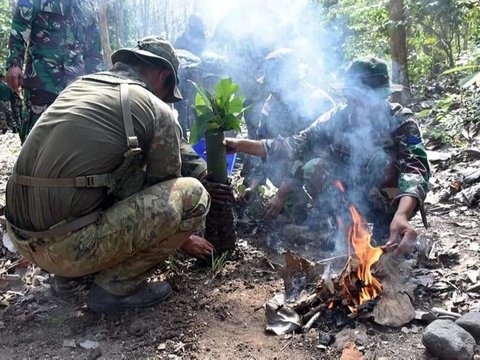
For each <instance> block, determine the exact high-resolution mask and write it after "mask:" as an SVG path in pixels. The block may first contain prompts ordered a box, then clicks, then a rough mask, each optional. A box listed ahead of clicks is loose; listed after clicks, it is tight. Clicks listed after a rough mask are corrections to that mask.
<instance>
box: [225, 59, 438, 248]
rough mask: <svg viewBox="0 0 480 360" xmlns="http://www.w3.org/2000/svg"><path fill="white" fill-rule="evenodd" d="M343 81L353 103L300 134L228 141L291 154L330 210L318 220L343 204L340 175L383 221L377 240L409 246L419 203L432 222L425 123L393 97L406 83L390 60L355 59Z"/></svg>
mask: <svg viewBox="0 0 480 360" xmlns="http://www.w3.org/2000/svg"><path fill="white" fill-rule="evenodd" d="M341 85H342V86H341V89H342V91H343V95H344V97H345V99H346V102H345V103H344V104H342V105H340V106H338V107H337V108H335V109H333V110H331V111H329V112H327V113H325V114H324V115H322V116H321V117H320V118H319V119H317V120H316V121H315V122H314V123H313V124H312V125H310V126H309V127H308V128H307V129H305V130H303V131H301V132H299V133H298V134H297V135H293V136H289V137H282V136H279V137H277V138H275V139H264V140H260V141H252V140H239V139H227V140H226V145H227V148H228V149H229V150H230V151H236V152H245V153H249V154H252V155H257V156H259V157H262V158H266V159H267V162H278V161H279V160H281V159H289V160H290V161H291V163H292V167H291V170H290V171H289V174H286V175H287V176H288V177H289V178H290V179H291V180H290V182H291V183H295V182H300V183H301V184H302V185H303V188H304V189H305V190H306V192H307V193H308V195H310V196H311V198H312V199H313V200H314V202H315V203H314V205H315V206H316V208H317V209H320V210H321V211H323V212H324V213H323V214H320V215H321V216H317V217H316V221H317V222H319V221H321V219H322V217H325V216H328V215H329V213H330V212H334V211H336V210H338V209H339V207H341V205H339V204H341V203H340V202H339V201H340V200H341V199H339V197H337V196H334V195H333V194H335V193H338V191H337V190H336V189H335V184H337V186H338V181H340V182H341V183H342V184H343V186H344V187H345V188H346V191H347V194H348V196H349V200H351V202H352V203H353V204H354V205H355V206H357V207H358V209H359V210H360V212H361V214H362V215H363V216H364V217H366V219H367V220H368V221H369V222H373V223H374V224H375V226H374V229H377V233H378V235H377V234H374V239H378V240H380V242H381V239H382V238H383V239H385V240H386V241H387V244H386V245H387V246H391V247H393V246H397V245H398V250H399V251H402V252H407V251H408V250H409V249H410V248H411V246H412V244H413V242H414V240H415V238H416V232H415V230H414V229H413V227H412V226H411V225H410V223H409V220H410V219H411V217H412V216H413V215H414V214H415V213H416V211H417V210H420V212H421V214H422V217H423V220H424V223H425V224H426V222H425V211H424V206H423V202H424V200H425V196H426V193H427V190H428V179H429V177H430V168H429V164H428V161H427V154H426V151H425V148H424V146H423V143H422V138H421V135H420V130H419V128H418V126H417V124H416V123H415V120H414V116H413V113H412V112H411V111H410V110H409V109H407V108H403V107H402V106H400V105H399V104H393V103H390V102H389V101H388V100H387V98H388V96H389V95H390V94H391V93H392V92H394V91H397V90H399V87H398V86H396V85H395V84H390V81H389V76H388V70H387V64H386V63H385V62H384V61H383V60H380V59H376V58H367V59H360V60H356V61H354V62H352V64H351V65H350V67H349V68H348V70H347V73H346V77H345V81H344V83H343V84H341ZM340 187H341V186H340Z"/></svg>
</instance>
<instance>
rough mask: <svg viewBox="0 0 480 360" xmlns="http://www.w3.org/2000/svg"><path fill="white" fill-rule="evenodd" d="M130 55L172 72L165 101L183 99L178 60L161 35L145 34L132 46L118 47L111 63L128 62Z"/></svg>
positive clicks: (171, 47) (170, 46)
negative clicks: (172, 79)
mask: <svg viewBox="0 0 480 360" xmlns="http://www.w3.org/2000/svg"><path fill="white" fill-rule="evenodd" d="M132 57H137V58H140V59H141V60H143V61H145V62H146V63H147V64H150V65H159V66H160V65H161V66H162V67H167V68H168V69H170V71H171V72H172V75H173V76H174V79H175V85H174V86H173V89H172V92H171V93H170V94H168V95H167V97H166V98H165V101H166V102H177V101H180V100H182V99H183V97H182V94H181V93H180V89H179V88H178V66H179V65H180V60H179V59H178V56H177V55H176V54H175V50H174V49H173V46H172V45H171V44H170V43H169V42H168V40H166V39H165V38H163V37H160V36H147V37H145V38H143V39H141V40H140V41H138V43H137V46H136V47H134V48H125V49H118V50H117V51H115V52H114V53H113V54H112V63H113V64H115V63H117V62H119V61H120V62H128V60H129V59H131V58H132Z"/></svg>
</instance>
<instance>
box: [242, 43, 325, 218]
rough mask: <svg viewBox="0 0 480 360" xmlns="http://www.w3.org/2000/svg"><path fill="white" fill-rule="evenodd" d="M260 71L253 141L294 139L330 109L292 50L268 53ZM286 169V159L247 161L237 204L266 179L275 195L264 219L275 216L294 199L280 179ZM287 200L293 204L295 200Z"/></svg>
mask: <svg viewBox="0 0 480 360" xmlns="http://www.w3.org/2000/svg"><path fill="white" fill-rule="evenodd" d="M263 68H264V75H263V76H262V77H261V78H260V79H259V80H258V81H259V82H260V83H263V84H264V85H265V87H266V89H267V90H268V91H269V95H268V98H267V100H266V101H265V103H264V105H263V109H262V112H261V116H260V122H259V127H258V129H257V135H256V138H257V139H270V138H276V137H278V136H283V137H287V136H291V135H294V134H296V133H298V132H299V131H300V130H303V129H305V128H306V127H307V126H308V125H310V124H311V123H312V121H313V120H314V119H316V118H318V117H319V116H320V115H321V114H323V113H324V112H326V111H327V110H329V109H331V108H332V106H333V105H334V102H333V100H332V99H331V98H330V96H329V95H328V94H327V93H325V92H324V91H323V90H321V89H317V88H315V87H313V86H312V85H310V84H308V83H307V82H306V81H305V71H303V68H302V66H301V64H300V61H299V59H298V57H297V55H296V54H295V52H294V51H293V50H292V49H289V48H280V49H277V50H275V51H272V52H271V53H270V54H268V55H267V56H266V58H265V61H264V65H263ZM288 167H289V164H288V160H287V159H284V160H283V161H279V162H275V163H271V162H266V161H261V160H260V159H258V158H255V157H247V158H246V159H245V162H244V167H243V169H242V174H241V175H242V176H245V183H246V185H247V186H248V187H247V189H246V190H245V191H244V192H243V193H242V194H240V195H239V197H238V200H239V201H240V202H248V201H249V199H250V198H251V197H252V195H253V194H255V193H256V191H257V190H258V187H259V185H264V184H265V183H266V180H267V178H268V179H269V180H270V181H271V182H272V183H273V185H275V186H276V187H277V188H278V191H277V193H276V194H275V196H274V197H273V198H271V199H270V200H269V201H268V203H267V204H266V206H265V209H264V215H265V217H266V218H274V217H276V216H278V215H279V213H280V212H281V211H282V209H283V208H284V205H285V203H286V202H287V199H289V198H290V197H291V196H292V195H294V194H292V191H289V184H288V179H285V176H284V174H285V172H287V171H288ZM296 193H297V194H299V192H296ZM290 200H292V201H293V202H296V200H298V199H296V200H294V199H290ZM292 201H289V202H292Z"/></svg>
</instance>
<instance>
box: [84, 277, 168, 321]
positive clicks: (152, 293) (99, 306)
mask: <svg viewBox="0 0 480 360" xmlns="http://www.w3.org/2000/svg"><path fill="white" fill-rule="evenodd" d="M171 293H172V287H171V286H170V284H169V283H167V282H165V281H158V282H151V283H148V284H147V283H144V284H143V285H142V286H140V287H139V288H138V289H136V290H135V291H134V292H132V293H131V294H129V295H125V296H120V295H115V294H112V293H111V292H108V291H107V290H104V289H102V288H101V287H100V286H98V285H96V284H93V285H92V287H91V288H90V292H89V294H88V300H87V305H88V307H89V308H90V309H91V310H93V311H94V312H96V313H108V312H112V311H115V310H121V309H127V308H136V307H146V306H152V305H155V304H158V303H159V302H161V301H163V300H165V299H166V298H168V297H169V296H170V294H171Z"/></svg>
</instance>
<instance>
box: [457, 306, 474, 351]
mask: <svg viewBox="0 0 480 360" xmlns="http://www.w3.org/2000/svg"><path fill="white" fill-rule="evenodd" d="M456 324H457V325H458V326H460V327H462V328H464V329H465V330H467V331H468V332H469V333H470V335H472V336H473V337H474V338H475V340H476V341H477V344H479V345H480V312H471V313H468V314H465V315H463V316H462V317H460V318H459V319H458V320H457V321H456Z"/></svg>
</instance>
